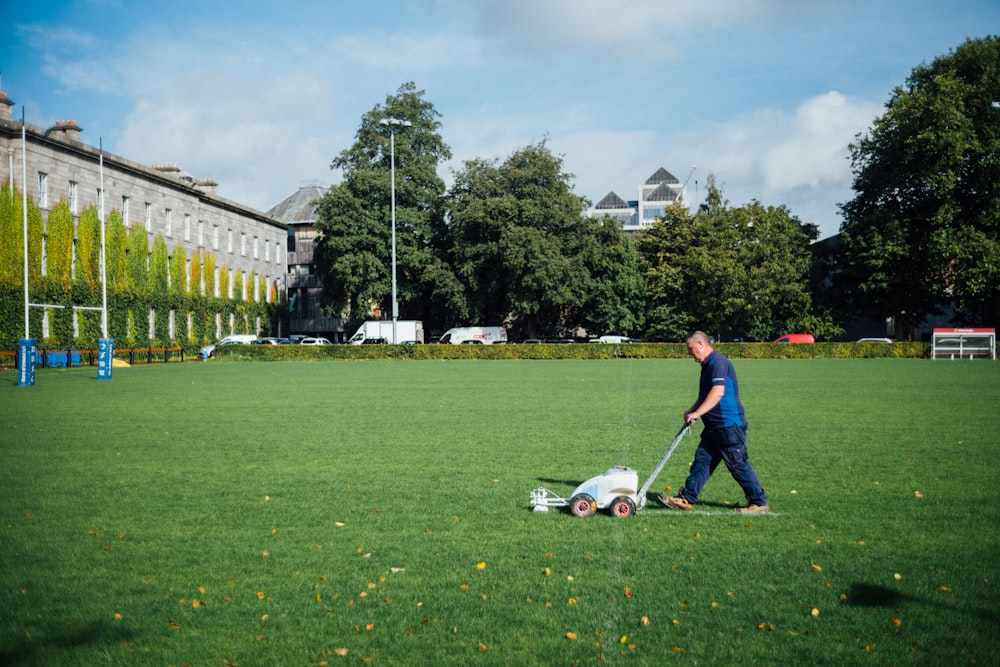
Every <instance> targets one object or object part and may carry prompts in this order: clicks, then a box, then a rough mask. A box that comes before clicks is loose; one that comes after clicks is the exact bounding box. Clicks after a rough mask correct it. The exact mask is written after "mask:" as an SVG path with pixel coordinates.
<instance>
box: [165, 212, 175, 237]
mask: <svg viewBox="0 0 1000 667" xmlns="http://www.w3.org/2000/svg"><path fill="white" fill-rule="evenodd" d="M173 226H174V212H173V211H171V210H170V209H169V208H168V209H166V211H164V215H163V232H164V235H165V236H173Z"/></svg>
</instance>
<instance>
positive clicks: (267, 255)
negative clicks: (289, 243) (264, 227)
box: [264, 241, 271, 262]
mask: <svg viewBox="0 0 1000 667" xmlns="http://www.w3.org/2000/svg"><path fill="white" fill-rule="evenodd" d="M264 261H265V262H270V261H271V244H270V243H268V242H267V241H264Z"/></svg>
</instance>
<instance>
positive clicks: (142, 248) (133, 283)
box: [126, 224, 149, 294]
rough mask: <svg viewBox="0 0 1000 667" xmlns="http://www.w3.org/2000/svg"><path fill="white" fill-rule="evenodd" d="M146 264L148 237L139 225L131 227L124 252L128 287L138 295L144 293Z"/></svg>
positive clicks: (147, 258)
mask: <svg viewBox="0 0 1000 667" xmlns="http://www.w3.org/2000/svg"><path fill="white" fill-rule="evenodd" d="M148 262H149V236H148V235H147V234H146V229H145V228H144V227H143V226H142V225H139V224H136V225H132V228H131V229H130V230H129V232H128V249H127V250H126V263H127V274H128V285H129V287H131V288H132V289H133V290H135V291H136V292H137V293H140V294H144V293H145V292H146V285H147V284H148V279H147V272H148V268H147V264H148Z"/></svg>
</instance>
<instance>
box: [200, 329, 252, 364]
mask: <svg viewBox="0 0 1000 667" xmlns="http://www.w3.org/2000/svg"><path fill="white" fill-rule="evenodd" d="M255 340H257V336H255V335H254V334H231V335H229V336H226V337H225V338H223V339H222V340H217V341H215V342H214V343H212V344H211V345H206V346H205V347H203V348H201V358H202V361H208V359H209V357H211V356H212V355H214V354H215V348H217V347H218V346H220V345H249V344H250V343H252V342H254V341H255Z"/></svg>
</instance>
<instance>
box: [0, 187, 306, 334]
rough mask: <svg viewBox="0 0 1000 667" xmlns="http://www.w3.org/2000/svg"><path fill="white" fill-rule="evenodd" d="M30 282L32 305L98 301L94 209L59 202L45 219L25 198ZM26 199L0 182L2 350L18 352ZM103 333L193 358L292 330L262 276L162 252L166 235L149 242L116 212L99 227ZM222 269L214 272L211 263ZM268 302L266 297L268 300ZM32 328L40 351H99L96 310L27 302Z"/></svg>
mask: <svg viewBox="0 0 1000 667" xmlns="http://www.w3.org/2000/svg"><path fill="white" fill-rule="evenodd" d="M27 205H28V276H29V278H28V284H29V298H30V302H31V303H39V304H55V305H60V306H88V307H100V306H101V282H100V228H101V222H100V216H99V213H98V211H97V207H96V206H91V207H88V208H87V209H85V210H83V211H81V212H80V215H79V217H78V218H77V217H76V216H74V215H73V213H72V211H71V210H70V208H69V205H68V204H67V203H66V202H65V201H60V202H59V203H57V204H56V205H55V206H54V207H53V208H52V209H51V210H50V211H49V215H48V222H47V225H46V224H45V223H43V215H42V211H41V210H40V209H39V208H38V206H37V205H36V204H35V202H34V201H33V200H32V199H31V198H29V199H28V201H27ZM23 211H24V200H23V199H22V197H21V193H20V192H19V191H18V190H17V189H14V190H12V189H11V188H10V186H9V184H5V185H3V187H2V188H0V350H15V349H17V341H18V339H19V338H21V337H23V336H24V251H23V248H24V239H23V232H22V230H23V228H24V215H23ZM105 245H106V249H107V258H108V265H107V285H108V287H107V292H108V335H109V336H110V337H111V338H113V339H114V340H115V347H116V348H118V349H124V348H132V347H136V348H138V347H183V348H184V350H185V352H186V353H188V354H195V353H197V351H198V348H200V347H201V346H202V345H205V344H207V343H210V342H212V341H214V340H215V339H216V338H217V337H218V336H225V335H227V334H230V333H256V334H259V335H268V334H270V333H275V334H276V333H277V332H278V330H279V319H281V318H285V320H284V321H283V322H281V323H280V330H281V331H282V332H287V331H288V321H287V308H284V307H282V305H281V304H280V303H279V302H278V299H277V297H278V294H277V290H276V289H274V287H273V286H272V289H271V293H270V294H268V293H267V284H266V282H265V280H264V279H263V278H262V277H258V276H256V275H255V274H250V275H249V276H248V277H247V278H246V280H245V281H244V278H243V274H242V273H240V272H236V273H235V275H234V276H232V280H231V279H230V275H229V269H228V268H227V267H226V266H225V265H220V264H218V263H217V261H216V258H215V256H214V255H213V254H212V253H210V252H207V251H205V250H204V249H202V250H199V251H198V252H197V253H195V254H194V256H192V257H191V261H190V263H189V262H188V261H187V260H188V258H187V257H186V254H185V252H184V250H183V248H182V247H178V248H176V249H175V250H174V252H173V254H172V255H168V251H167V245H166V242H165V241H164V239H163V238H162V237H160V236H157V237H156V238H154V239H153V242H152V246H151V247H150V244H149V237H148V235H147V233H146V230H145V229H144V228H143V227H142V225H136V226H133V227H132V228H131V229H126V228H125V225H124V223H123V221H122V217H121V214H120V213H119V212H118V211H117V210H115V211H112V212H111V214H110V215H108V218H107V224H106V226H105ZM216 267H218V269H217V268H216ZM268 298H270V302H268ZM28 318H29V327H30V328H29V331H30V335H31V337H32V338H34V339H35V340H36V341H37V345H38V347H39V348H42V349H83V350H91V349H96V348H97V340H98V339H99V338H100V337H101V313H100V311H97V310H76V311H74V310H73V309H72V308H39V307H31V308H30V309H29V312H28Z"/></svg>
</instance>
